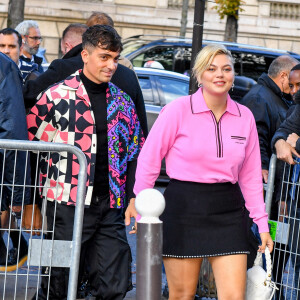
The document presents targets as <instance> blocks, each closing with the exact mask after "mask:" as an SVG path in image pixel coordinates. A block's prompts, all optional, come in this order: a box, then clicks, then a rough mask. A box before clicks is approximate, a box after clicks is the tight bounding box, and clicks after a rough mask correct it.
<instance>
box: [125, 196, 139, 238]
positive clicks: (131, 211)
mask: <svg viewBox="0 0 300 300" xmlns="http://www.w3.org/2000/svg"><path fill="white" fill-rule="evenodd" d="M137 216H138V213H137V211H136V209H135V198H131V199H130V201H129V204H128V207H127V209H126V211H125V225H126V226H128V225H130V221H131V218H135V220H136V219H137ZM136 231H137V223H136V221H135V223H134V226H133V228H132V230H131V231H129V234H133V233H136Z"/></svg>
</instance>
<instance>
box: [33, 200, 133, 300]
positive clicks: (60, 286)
mask: <svg viewBox="0 0 300 300" xmlns="http://www.w3.org/2000/svg"><path fill="white" fill-rule="evenodd" d="M54 209H55V203H53V202H48V204H47V223H48V228H49V229H50V228H52V224H53V220H54ZM74 214H75V207H72V206H67V205H63V204H57V206H56V217H55V231H54V239H55V240H71V239H72V234H73V222H74ZM81 243H82V247H81V255H80V270H79V280H80V279H81V277H82V274H83V271H84V270H85V269H86V264H87V265H88V276H89V277H88V280H89V285H90V294H91V295H92V296H95V297H96V299H99V300H100V299H101V300H119V299H123V298H124V297H125V295H126V292H127V291H128V290H130V289H132V284H131V261H132V259H131V251H130V247H129V244H128V241H127V237H126V231H125V225H124V220H123V217H122V211H121V210H120V209H112V208H110V207H109V197H108V196H106V197H101V198H98V197H97V198H95V199H93V202H92V204H91V206H90V207H89V208H85V210H84V219H83V229H82V242H81ZM68 275H69V269H67V268H51V276H50V287H49V296H48V299H51V300H54V299H55V300H56V299H57V300H58V299H59V300H60V299H66V298H67V286H68ZM48 281H49V278H47V277H43V278H42V284H41V289H39V291H38V299H47V291H48V284H49V283H48ZM33 299H36V298H35V297H34V298H33Z"/></svg>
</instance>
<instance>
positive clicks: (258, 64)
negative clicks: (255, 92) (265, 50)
mask: <svg viewBox="0 0 300 300" xmlns="http://www.w3.org/2000/svg"><path fill="white" fill-rule="evenodd" d="M273 59H274V57H273V58H268V57H265V56H263V55H258V54H252V53H244V54H242V70H241V72H240V75H242V76H246V77H250V78H253V79H254V80H256V81H257V79H258V78H259V77H260V75H261V74H262V73H267V72H268V68H269V65H270V63H271V61H272V60H273Z"/></svg>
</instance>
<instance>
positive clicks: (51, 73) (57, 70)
mask: <svg viewBox="0 0 300 300" xmlns="http://www.w3.org/2000/svg"><path fill="white" fill-rule="evenodd" d="M81 51H82V44H79V45H77V46H76V47H74V48H73V49H72V50H70V51H69V52H68V53H67V54H66V55H65V56H64V57H63V58H62V59H56V60H54V61H53V62H52V63H51V64H50V66H49V68H48V70H47V71H46V72H44V73H43V74H41V75H40V76H39V77H38V78H37V79H35V80H29V81H28V82H26V84H25V85H24V87H23V96H24V101H25V106H26V108H31V107H32V106H33V105H34V104H35V102H36V98H37V96H38V95H39V94H40V93H41V92H43V91H44V90H46V89H48V88H49V87H50V86H51V85H53V84H55V83H57V82H59V81H61V80H64V79H65V78H67V77H68V76H69V75H71V74H73V73H74V72H75V71H77V70H79V69H82V68H83V61H82V58H81ZM111 82H112V83H114V84H115V85H117V86H118V87H119V88H120V89H122V90H123V91H124V92H125V93H127V94H128V95H129V96H130V97H131V99H132V100H133V102H134V104H135V106H136V110H137V114H138V117H139V120H140V123H141V127H142V130H143V133H144V136H145V137H146V136H147V134H148V127H147V118H146V110H145V104H144V98H143V94H142V91H141V88H140V85H139V82H138V80H137V77H136V74H135V73H134V71H132V70H130V69H128V68H127V67H124V66H122V65H120V64H119V65H118V68H117V70H116V72H115V74H114V75H113V77H112V79H111Z"/></svg>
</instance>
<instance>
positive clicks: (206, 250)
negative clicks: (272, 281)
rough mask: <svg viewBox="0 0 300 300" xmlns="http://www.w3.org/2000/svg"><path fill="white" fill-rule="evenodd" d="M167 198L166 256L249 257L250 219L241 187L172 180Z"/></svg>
mask: <svg viewBox="0 0 300 300" xmlns="http://www.w3.org/2000/svg"><path fill="white" fill-rule="evenodd" d="M164 196H165V199H166V208H165V210H164V212H163V214H162V216H161V217H160V219H161V220H162V221H163V256H164V257H176V258H197V257H212V256H220V255H233V254H249V244H248V240H249V239H248V226H247V224H248V220H249V217H248V212H247V211H246V208H245V205H244V204H245V201H244V198H243V195H242V193H241V190H240V187H239V185H238V184H232V183H230V182H226V183H214V184H207V183H197V182H187V181H179V180H175V179H172V180H171V181H170V183H169V185H168V186H167V188H166V190H165V193H164Z"/></svg>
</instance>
